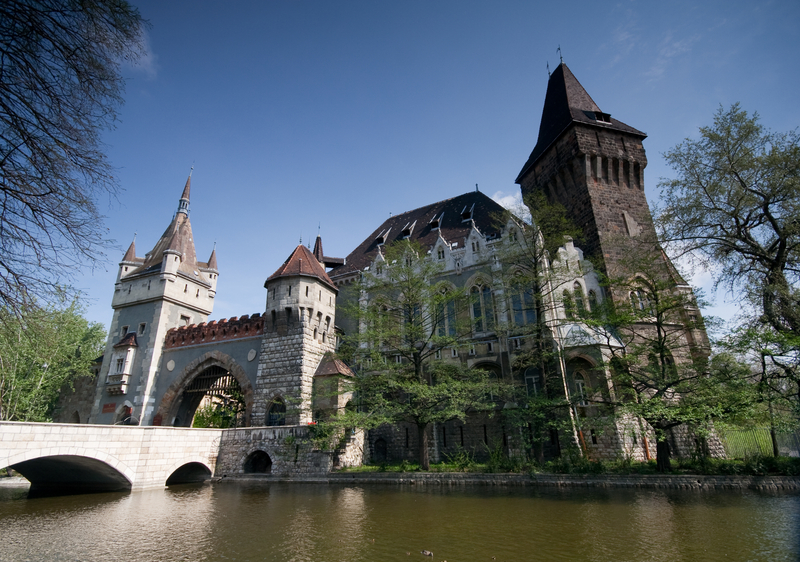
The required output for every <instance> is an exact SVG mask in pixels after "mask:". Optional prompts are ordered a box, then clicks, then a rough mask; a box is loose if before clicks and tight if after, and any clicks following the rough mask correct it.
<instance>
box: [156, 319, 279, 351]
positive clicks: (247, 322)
mask: <svg viewBox="0 0 800 562" xmlns="http://www.w3.org/2000/svg"><path fill="white" fill-rule="evenodd" d="M263 333H264V318H263V317H262V316H261V314H260V313H256V314H253V315H248V314H245V315H244V316H242V317H239V318H237V317H236V316H234V317H232V318H227V319H226V318H223V319H222V320H219V321H217V320H212V321H211V322H201V323H200V324H191V325H190V326H181V327H180V328H172V329H171V330H169V331H168V332H167V337H166V341H165V342H164V348H165V349H173V348H176V347H185V346H188V345H197V344H201V343H208V342H214V341H228V340H235V339H238V338H249V337H253V336H258V335H261V334H263Z"/></svg>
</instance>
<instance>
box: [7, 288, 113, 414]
mask: <svg viewBox="0 0 800 562" xmlns="http://www.w3.org/2000/svg"><path fill="white" fill-rule="evenodd" d="M81 313H82V309H81V307H80V305H79V303H78V301H72V302H67V301H65V300H63V299H62V301H61V303H60V306H56V305H48V306H46V307H39V306H35V305H32V304H30V303H29V304H27V305H26V306H25V307H24V308H23V309H22V310H21V313H20V312H19V311H12V310H9V309H8V308H0V420H8V421H38V422H44V421H52V413H53V408H54V407H55V404H56V401H57V400H58V396H59V392H60V389H61V388H62V386H64V385H65V384H66V385H71V381H72V380H73V379H74V378H75V377H79V376H87V375H89V374H90V371H89V366H90V364H91V362H92V361H93V360H94V359H95V358H96V357H98V356H99V355H101V354H102V353H103V345H104V343H105V329H104V328H103V326H102V325H101V324H96V323H93V322H89V321H87V320H86V319H85V318H83V317H82V316H81Z"/></svg>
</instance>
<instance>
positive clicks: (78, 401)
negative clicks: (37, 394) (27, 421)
mask: <svg viewBox="0 0 800 562" xmlns="http://www.w3.org/2000/svg"><path fill="white" fill-rule="evenodd" d="M97 378H98V375H97V374H94V375H89V376H85V377H78V378H76V379H75V380H73V381H72V388H70V387H69V385H64V386H63V387H62V388H61V392H60V393H59V396H58V404H56V409H55V411H54V412H53V422H55V423H88V421H89V415H90V414H91V413H92V406H93V405H94V395H95V391H96V390H97Z"/></svg>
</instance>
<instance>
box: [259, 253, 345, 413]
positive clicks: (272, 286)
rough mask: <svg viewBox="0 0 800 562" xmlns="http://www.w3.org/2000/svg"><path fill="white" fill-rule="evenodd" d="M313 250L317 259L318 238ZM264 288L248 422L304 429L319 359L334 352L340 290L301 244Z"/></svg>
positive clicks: (321, 265)
mask: <svg viewBox="0 0 800 562" xmlns="http://www.w3.org/2000/svg"><path fill="white" fill-rule="evenodd" d="M317 247H318V249H319V251H317V252H316V253H317V254H320V256H321V253H322V248H321V241H320V240H319V238H318V239H317ZM315 250H317V248H315ZM264 287H265V288H266V289H267V303H266V312H265V319H264V338H263V340H262V343H261V353H260V355H259V366H258V377H257V383H256V400H255V403H256V407H255V408H254V411H253V417H254V419H256V420H261V419H264V420H266V425H275V424H274V423H270V422H277V421H281V420H280V419H279V417H280V416H281V415H285V416H286V420H285V423H287V424H298V423H300V424H305V423H308V422H310V421H311V420H312V414H313V412H312V408H311V395H312V390H313V385H314V376H315V374H317V371H318V369H319V368H320V365H321V364H323V358H324V355H325V354H326V353H331V352H333V351H334V350H335V347H336V342H335V334H334V322H335V318H336V296H337V294H338V292H339V290H338V289H337V288H336V285H334V283H333V281H331V279H330V277H328V274H327V273H326V272H325V267H324V265H323V264H322V263H321V262H320V260H319V258H318V257H317V256H315V255H314V254H312V253H311V251H310V250H309V249H308V248H306V247H305V246H303V245H302V244H300V245H299V246H297V248H295V250H294V252H292V254H291V255H290V256H289V258H288V259H287V260H286V261H285V262H284V263H283V265H281V266H280V267H279V268H278V270H277V271H276V272H275V273H273V274H272V275H270V276H269V278H268V279H267V280H266V282H265V283H264ZM286 401H288V402H289V403H288V404H287V403H286ZM292 402H293V403H292ZM262 408H265V409H264V410H262Z"/></svg>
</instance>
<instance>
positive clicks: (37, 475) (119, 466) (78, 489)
mask: <svg viewBox="0 0 800 562" xmlns="http://www.w3.org/2000/svg"><path fill="white" fill-rule="evenodd" d="M7 466H9V467H11V468H12V469H14V470H16V471H17V472H19V473H20V474H22V475H23V476H24V477H25V478H27V479H28V480H29V481H30V483H31V492H33V493H58V494H65V493H82V492H112V491H118V490H130V489H131V487H132V482H133V481H134V480H135V472H134V470H133V469H132V468H131V467H129V466H127V465H126V464H125V463H123V462H121V461H120V460H118V459H116V458H114V457H113V456H112V455H109V454H108V453H104V452H102V451H95V450H91V449H80V448H77V449H76V448H75V447H50V448H47V449H38V450H32V451H26V452H24V453H19V454H17V455H12V456H11V457H9V458H8V460H7Z"/></svg>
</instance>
